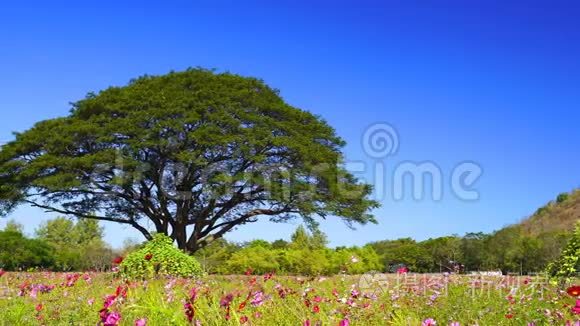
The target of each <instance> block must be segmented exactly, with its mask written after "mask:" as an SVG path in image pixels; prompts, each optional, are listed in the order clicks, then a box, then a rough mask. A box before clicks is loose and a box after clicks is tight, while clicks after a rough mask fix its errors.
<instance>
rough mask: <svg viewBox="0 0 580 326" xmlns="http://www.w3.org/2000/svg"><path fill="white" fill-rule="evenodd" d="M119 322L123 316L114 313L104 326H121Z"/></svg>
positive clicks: (108, 317)
mask: <svg viewBox="0 0 580 326" xmlns="http://www.w3.org/2000/svg"><path fill="white" fill-rule="evenodd" d="M119 320H121V315H120V314H119V313H118V312H112V313H110V314H108V315H107V318H105V321H104V322H103V325H104V326H117V325H119Z"/></svg>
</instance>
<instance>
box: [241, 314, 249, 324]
mask: <svg viewBox="0 0 580 326" xmlns="http://www.w3.org/2000/svg"><path fill="white" fill-rule="evenodd" d="M247 322H248V316H242V317H240V324H245V323H247Z"/></svg>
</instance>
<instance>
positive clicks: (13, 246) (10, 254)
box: [0, 231, 54, 270]
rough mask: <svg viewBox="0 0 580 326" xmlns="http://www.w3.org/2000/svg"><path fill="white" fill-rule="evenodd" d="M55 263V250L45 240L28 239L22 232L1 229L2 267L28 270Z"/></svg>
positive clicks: (0, 260) (50, 265) (0, 262)
mask: <svg viewBox="0 0 580 326" xmlns="http://www.w3.org/2000/svg"><path fill="white" fill-rule="evenodd" d="M53 264H54V251H53V250H52V248H51V247H50V246H49V245H47V244H46V243H44V242H43V241H41V240H37V239H28V238H26V237H25V236H24V235H23V234H22V233H20V232H15V231H0V268H3V269H5V270H26V269H29V268H33V267H39V268H51V267H52V266H53Z"/></svg>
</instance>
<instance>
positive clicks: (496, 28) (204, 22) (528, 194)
mask: <svg viewBox="0 0 580 326" xmlns="http://www.w3.org/2000/svg"><path fill="white" fill-rule="evenodd" d="M151 3H153V2H151ZM579 15H580V4H578V3H577V2H574V1H569V2H554V1H544V2H536V1H510V2H509V3H507V2H505V1H468V2H466V1H383V2H379V1H376V2H368V1H362V2H361V1H351V2H346V1H338V2H337V1H332V2H331V1H304V2H301V1H292V2H290V1H283V2H279V3H278V4H273V3H271V2H266V1H263V2H251V1H246V2H243V3H242V2H239V3H234V2H225V1H187V2H186V1H181V2H180V1H171V3H170V2H164V3H161V2H157V3H156V4H149V3H148V2H146V1H140V2H136V1H135V2H124V4H120V2H116V1H115V2H114V1H98V2H96V1H94V2H91V4H89V5H84V4H80V2H79V1H75V2H72V1H71V2H59V1H53V2H50V4H47V3H46V2H40V1H39V2H34V1H22V2H18V3H16V2H13V3H10V4H8V3H7V2H4V3H2V4H0V42H1V48H0V110H1V112H2V118H1V119H0V140H4V141H7V140H10V139H11V138H12V134H11V133H12V131H24V130H26V129H27V128H29V127H31V126H32V124H33V123H35V122H36V121H39V120H43V119H48V118H53V117H58V116H63V115H66V114H67V113H68V111H69V109H70V106H69V104H68V103H69V102H71V101H75V100H78V99H80V98H82V97H83V96H84V95H85V94H86V93H87V92H89V91H98V90H100V89H103V88H106V87H107V86H110V85H123V84H125V83H126V82H127V81H128V80H129V79H131V78H133V77H136V76H139V75H142V74H146V73H147V74H162V73H166V72H168V71H170V70H182V69H185V68H187V67H190V66H203V67H208V68H217V69H218V70H220V71H226V70H228V71H231V72H235V73H239V74H242V75H250V76H256V77H260V78H262V79H264V80H265V81H266V82H267V83H268V84H269V85H271V86H273V87H275V88H278V89H280V90H281V94H282V96H283V97H284V98H285V99H286V100H287V102H289V103H290V104H292V105H294V106H297V107H300V108H303V109H307V110H310V111H312V112H314V113H316V114H319V115H320V116H322V117H323V118H324V119H326V120H327V121H328V122H329V123H330V124H331V125H333V126H334V127H335V128H336V130H337V132H338V134H339V135H341V136H342V137H343V138H344V139H345V140H346V141H347V142H348V145H347V147H346V148H345V154H346V157H347V160H349V161H362V162H366V164H367V165H369V166H370V165H371V164H372V163H373V162H375V161H373V159H371V158H369V157H368V156H367V155H365V153H364V152H363V149H362V146H361V138H362V135H363V133H364V130H365V128H366V127H368V126H369V125H372V124H373V123H377V122H388V123H389V124H391V125H392V126H394V127H395V128H396V130H397V132H398V135H399V138H400V144H399V151H398V153H397V154H396V155H395V156H392V157H389V158H388V159H387V160H386V162H385V164H386V165H387V168H388V169H390V170H389V171H392V169H393V168H394V167H396V166H397V165H398V164H399V163H401V162H405V161H410V162H423V161H431V162H434V163H435V164H437V165H438V166H439V167H440V169H441V170H442V171H443V172H444V180H445V181H446V182H447V180H449V179H450V173H451V171H452V170H453V168H454V166H456V165H457V164H459V163H460V162H463V161H473V162H476V163H477V164H478V165H479V166H481V167H482V169H483V171H484V172H483V175H482V176H481V177H480V179H479V180H478V182H477V183H476V184H475V185H474V187H475V188H476V189H477V190H478V191H479V193H480V199H479V200H478V201H475V202H466V201H462V200H459V199H457V198H456V197H454V196H453V194H452V193H451V192H450V189H449V187H448V186H447V185H446V186H445V188H444V193H443V198H442V200H440V201H433V200H429V199H424V200H420V201H416V200H413V199H411V198H406V199H405V200H402V201H394V200H392V198H390V197H387V198H386V199H385V200H384V201H383V202H382V204H383V206H382V207H381V208H380V209H378V210H376V211H375V214H376V216H377V218H378V220H379V222H380V223H379V225H376V226H375V225H372V226H365V227H359V228H358V229H357V231H352V230H350V229H348V228H347V227H346V226H344V224H343V223H342V222H340V221H339V220H338V219H333V218H329V219H328V220H327V221H325V222H323V223H322V229H323V231H325V232H326V233H327V234H328V236H329V239H330V240H331V244H332V245H351V244H363V243H365V242H367V241H371V240H380V239H387V238H397V237H404V236H411V237H414V238H417V239H425V238H428V237H434V236H440V235H445V234H452V233H457V234H463V233H465V232H468V231H492V230H494V229H498V228H500V227H502V226H504V225H507V224H510V223H513V222H517V221H518V220H520V219H521V218H524V217H525V216H527V215H529V214H531V213H532V212H533V211H534V210H535V209H536V208H538V207H539V206H541V205H543V204H544V203H546V202H547V201H549V200H550V199H552V198H554V197H555V196H556V195H557V194H558V193H560V192H563V191H569V190H571V189H573V188H575V187H579V186H580V164H578V161H579V159H580V150H579V149H578V147H579V146H578V145H580V128H579V123H580V119H579V118H580V113H579V112H578V111H579V110H578V109H579V102H580V101H579V100H580V60H579V59H580V22H579V21H578V19H577V17H578V16H579ZM388 173H389V172H387V174H388ZM361 177H368V173H367V174H364V175H361ZM11 217H12V218H15V219H16V220H17V221H19V222H21V223H24V224H25V225H26V231H27V232H29V233H32V232H33V231H34V229H35V228H36V227H37V225H38V223H39V222H40V221H43V220H45V219H47V218H48V217H49V216H47V215H45V214H44V213H42V212H41V211H38V210H33V209H30V208H22V209H19V210H18V211H16V212H15V213H14V214H12V216H11ZM3 223H4V221H0V226H1V225H2V224H3ZM296 225H297V222H296V223H293V224H290V225H283V224H271V223H268V222H264V223H257V224H255V225H251V226H244V227H242V228H240V229H239V230H237V231H235V232H234V233H231V234H230V235H229V236H228V238H229V239H232V240H236V241H243V240H249V239H254V238H265V239H268V240H273V239H277V238H286V237H288V235H289V234H290V233H291V232H292V230H293V229H294V228H295V226H296ZM106 237H107V240H108V241H109V242H111V243H112V244H113V245H115V246H119V245H120V244H121V243H122V241H123V239H124V238H126V237H135V238H137V239H141V238H140V236H139V234H138V233H135V232H133V231H131V229H129V228H125V227H121V226H118V225H109V224H107V225H106Z"/></svg>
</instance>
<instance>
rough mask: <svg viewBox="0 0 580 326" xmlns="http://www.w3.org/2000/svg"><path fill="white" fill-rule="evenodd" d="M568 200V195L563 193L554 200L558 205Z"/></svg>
mask: <svg viewBox="0 0 580 326" xmlns="http://www.w3.org/2000/svg"><path fill="white" fill-rule="evenodd" d="M568 198H570V194H568V193H565V192H564V193H561V194H559V195H558V198H556V202H557V203H558V204H560V203H563V202H565V201H566V200H568Z"/></svg>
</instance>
